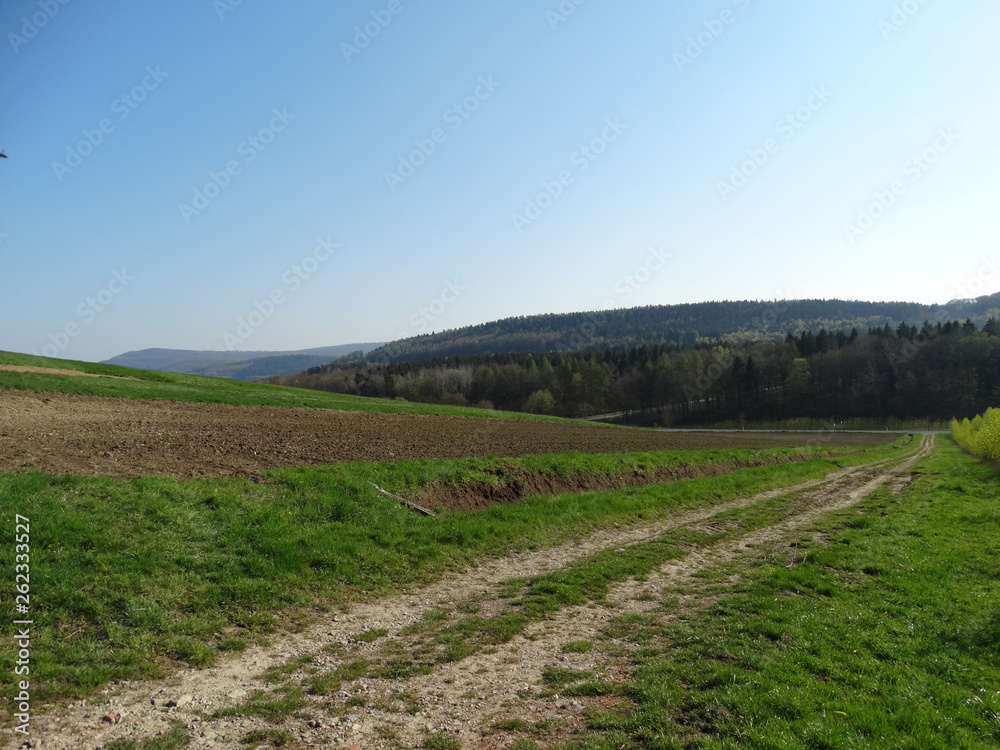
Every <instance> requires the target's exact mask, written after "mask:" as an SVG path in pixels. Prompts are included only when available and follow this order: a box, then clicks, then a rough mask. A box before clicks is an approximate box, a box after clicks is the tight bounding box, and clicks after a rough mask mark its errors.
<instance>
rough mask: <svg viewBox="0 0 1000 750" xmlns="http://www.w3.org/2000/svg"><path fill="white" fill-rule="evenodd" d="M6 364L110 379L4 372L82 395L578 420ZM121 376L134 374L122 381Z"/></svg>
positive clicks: (41, 387) (41, 362) (90, 366)
mask: <svg viewBox="0 0 1000 750" xmlns="http://www.w3.org/2000/svg"><path fill="white" fill-rule="evenodd" d="M0 364H6V365H24V366H30V367H49V368H58V369H61V370H74V371H79V372H88V373H93V374H96V375H102V376H109V377H96V378H91V377H79V376H75V375H54V374H50V373H35V372H9V371H5V370H0V388H14V389H17V390H23V391H46V392H52V393H80V394H87V395H93V396H112V397H116V398H135V399H157V398H160V399H166V400H168V401H186V402H195V403H206V404H239V405H244V406H277V407H305V408H310V409H339V410H345V411H365V412H381V413H384V414H440V415H442V416H459V417H493V418H497V417H499V418H503V419H543V420H548V421H574V420H564V419H559V418H558V417H548V416H544V415H536V414H522V413H520V412H505V411H488V410H484V409H473V408H471V407H465V406H443V405H437V404H422V403H417V402H411V401H403V400H400V401H396V400H390V399H382V398H366V397H364V396H350V395H347V394H342V393H327V392H325V391H312V390H308V389H305V388H290V387H287V386H277V385H267V384H265V383H252V382H248V381H242V380H230V379H228V378H211V377H207V376H204V375H187V374H178V373H172V372H159V371H156V370H137V369H134V368H131V367H121V366H119V365H102V364H95V363H91V362H77V361H74V360H68V359H52V358H50V357H36V356H33V355H30V354H15V353H13V352H3V351H0ZM120 378H130V379H129V380H122V379H120Z"/></svg>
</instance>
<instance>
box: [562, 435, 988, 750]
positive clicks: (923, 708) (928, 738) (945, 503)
mask: <svg viewBox="0 0 1000 750" xmlns="http://www.w3.org/2000/svg"><path fill="white" fill-rule="evenodd" d="M938 441H939V448H938V449H937V450H936V452H935V454H934V455H933V456H932V457H930V458H928V459H925V460H923V461H922V462H921V463H920V464H919V465H918V468H919V469H920V470H921V471H922V472H923V473H922V474H921V475H920V476H919V477H918V478H917V480H916V481H915V483H914V484H913V485H912V486H910V487H909V488H908V489H907V490H906V491H905V492H904V493H903V495H902V496H897V495H894V494H892V493H891V492H890V491H889V490H888V489H881V490H878V491H876V492H875V493H873V494H872V495H871V496H870V497H869V498H867V499H866V500H865V501H864V502H863V503H862V504H861V506H859V508H858V509H848V510H846V511H843V512H840V513H837V514H832V515H831V516H829V517H828V518H827V519H826V520H824V521H823V522H822V523H820V524H819V525H818V526H817V528H818V529H819V530H820V531H822V532H824V533H825V534H826V539H825V540H824V541H823V542H820V541H816V542H810V543H800V544H799V546H798V548H797V550H789V552H790V554H792V562H791V563H790V564H789V563H788V561H787V560H763V559H758V560H755V561H753V562H752V563H750V564H748V565H747V566H746V567H745V569H744V570H743V571H742V573H743V578H742V581H741V582H740V583H739V584H737V585H736V589H735V592H734V593H733V594H732V595H731V596H727V597H725V598H723V599H721V600H720V601H718V602H717V603H716V604H714V605H712V606H710V607H709V608H708V609H706V610H704V611H703V612H701V613H700V614H697V615H694V616H690V617H687V618H682V619H680V620H678V621H676V622H673V623H670V624H666V625H664V624H663V623H660V624H658V625H655V627H654V628H653V629H654V630H658V631H659V632H656V633H653V634H652V637H653V639H654V640H655V641H656V642H657V645H658V646H659V648H652V649H647V650H646V651H638V650H637V651H636V652H635V654H634V659H635V662H636V673H635V677H634V679H633V680H632V681H631V683H630V684H628V685H627V686H625V687H624V688H619V689H617V691H616V692H619V693H621V695H622V696H623V697H626V698H629V699H631V700H632V701H634V702H635V704H637V705H633V706H631V707H630V709H629V711H628V712H625V713H619V712H615V711H610V712H600V713H593V714H591V716H590V723H591V729H592V731H593V732H594V733H593V735H592V736H591V737H590V738H589V739H588V741H587V742H585V743H583V744H582V745H573V746H574V747H587V748H594V749H595V750H596V749H598V748H602V749H604V748H612V747H613V748H619V747H621V746H622V745H626V746H630V747H644V748H647V747H648V748H690V749H694V748H741V749H742V748H749V749H755V748H761V749H763V748H768V749H770V748H829V749H831V750H832V749H833V748H837V749H838V750H839V749H841V748H843V749H848V748H850V749H854V748H856V749H858V750H861V749H862V748H865V749H867V748H912V749H913V750H916V749H917V748H920V749H921V750H925V749H929V748H942V749H944V748H959V747H961V748H993V747H997V746H1000V655H998V654H1000V603H998V602H1000V597H998V593H1000V573H998V570H1000V569H998V567H997V563H996V561H997V559H998V557H1000V502H998V501H1000V475H998V473H997V472H996V470H994V469H992V468H990V467H987V466H984V465H980V464H977V463H976V462H975V461H974V460H972V459H970V458H968V457H966V456H963V455H962V454H961V453H960V452H959V451H958V449H957V448H956V446H955V445H954V443H953V442H952V441H951V440H950V439H948V438H943V437H939V439H938ZM859 509H860V510H861V511H862V513H861V514H859V513H858V510H859Z"/></svg>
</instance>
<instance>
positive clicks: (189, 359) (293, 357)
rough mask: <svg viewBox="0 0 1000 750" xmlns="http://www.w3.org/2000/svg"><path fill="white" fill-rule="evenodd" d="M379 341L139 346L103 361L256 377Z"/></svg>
mask: <svg viewBox="0 0 1000 750" xmlns="http://www.w3.org/2000/svg"><path fill="white" fill-rule="evenodd" d="M379 346H382V344H381V343H367V344H341V345H339V346H321V347H317V348H315V349H299V350H295V351H278V352H267V351H254V352H240V351H196V350H189V349H142V350H139V351H132V352H125V353H124V354H119V355H118V356H116V357H112V358H111V359H107V360H105V361H104V364H110V365H122V366H123V367H135V368H138V369H141V370H160V371H163V372H177V373H186V374H189V375H210V376H213V377H217V378H231V379H233V380H258V379H263V378H266V377H269V376H271V375H288V374H291V373H295V372H299V371H301V370H305V369H308V368H310V367H317V366H319V365H322V364H326V363H328V362H331V361H333V360H335V359H339V358H340V357H344V356H346V355H348V354H353V353H356V352H359V351H361V352H366V353H367V352H369V351H371V350H372V349H375V348H376V347H379Z"/></svg>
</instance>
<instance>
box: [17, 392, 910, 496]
mask: <svg viewBox="0 0 1000 750" xmlns="http://www.w3.org/2000/svg"><path fill="white" fill-rule="evenodd" d="M895 437H896V435H894V434H891V433H885V434H881V433H878V434H858V433H854V434H829V433H815V434H788V433H727V434H722V435H720V434H706V433H667V432H654V431H649V430H626V429H620V428H615V427H607V426H603V425H585V424H572V423H560V422H543V421H534V420H531V421H529V420H502V419H489V418H470V417H438V416H422V415H413V414H372V413H361V412H345V411H333V410H320V409H282V408H274V407H261V406H227V405H220V404H192V403H181V402H175V401H163V400H156V401H141V400H135V399H124V398H107V397H103V396H85V395H72V394H60V393H35V392H29V391H16V390H7V389H0V471H29V470H38V471H45V472H48V473H52V474H67V473H75V474H101V475H105V476H114V477H125V478H131V477H139V476H148V475H154V476H174V477H181V478H190V477H204V476H250V477H256V476H259V475H260V474H261V472H264V471H267V470H269V469H274V468H278V467H292V466H317V465H323V464H330V463H337V462H342V461H355V460H361V461H387V460H404V459H416V458H459V457H465V456H485V455H497V456H521V455H526V454H530V453H565V452H567V451H581V452H587V453H611V452H630V451H652V450H668V449H681V448H687V449H706V448H723V447H727V448H766V447H775V446H794V445H806V444H812V445H822V446H825V447H830V448H836V447H837V446H845V445H878V444H884V443H886V442H888V441H890V440H892V439H894V438H895Z"/></svg>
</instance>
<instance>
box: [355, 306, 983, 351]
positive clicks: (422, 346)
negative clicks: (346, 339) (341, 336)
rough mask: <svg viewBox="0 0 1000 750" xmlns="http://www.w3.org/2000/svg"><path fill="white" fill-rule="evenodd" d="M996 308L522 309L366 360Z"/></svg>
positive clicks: (757, 331)
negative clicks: (533, 312) (522, 311)
mask: <svg viewBox="0 0 1000 750" xmlns="http://www.w3.org/2000/svg"><path fill="white" fill-rule="evenodd" d="M991 311H993V313H994V314H998V315H1000V294H994V295H991V296H988V297H979V298H977V299H970V300H954V301H952V302H949V303H948V304H946V305H921V304H918V303H914V302H861V301H847V300H837V299H832V300H779V301H774V302H769V301H763V300H747V301H724V302H700V303H696V304H683V305H658V306H647V307H635V308H630V309H623V310H604V311H598V312H580V313H563V314H547V315H532V316H521V317H516V318H505V319H503V320H498V321H495V322H492V323H484V324H481V325H474V326H466V327H465V328H457V329H454V330H449V331H442V332H439V333H433V334H426V335H423V336H416V337H413V338H408V339H401V340H399V341H394V342H392V343H389V344H385V345H384V346H381V347H378V348H375V349H373V350H372V351H370V352H369V353H368V354H367V356H366V357H365V359H367V360H368V361H370V362H378V361H385V360H390V361H395V362H407V361H415V360H422V359H429V358H432V357H453V356H460V355H473V354H500V353H507V352H546V351H588V350H603V349H606V348H630V347H633V346H641V345H643V344H646V345H656V344H694V343H698V342H700V341H705V340H725V341H729V342H732V343H741V342H744V341H748V340H752V339H759V338H780V337H783V336H785V335H786V334H787V333H789V332H795V333H799V332H801V331H805V330H812V331H819V330H820V329H822V328H825V329H827V330H828V331H838V330H842V331H845V332H848V333H849V332H850V330H851V329H852V328H857V329H858V331H859V332H860V333H864V332H865V331H867V330H868V329H869V328H875V327H880V326H884V325H886V324H888V325H891V326H893V327H895V326H896V325H898V324H899V323H907V324H909V325H920V324H921V323H923V321H925V320H930V321H932V322H934V321H944V320H948V319H962V320H964V319H966V318H972V319H973V321H974V322H976V323H977V324H979V325H982V323H984V322H985V321H986V318H987V317H989V315H990V312H991Z"/></svg>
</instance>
